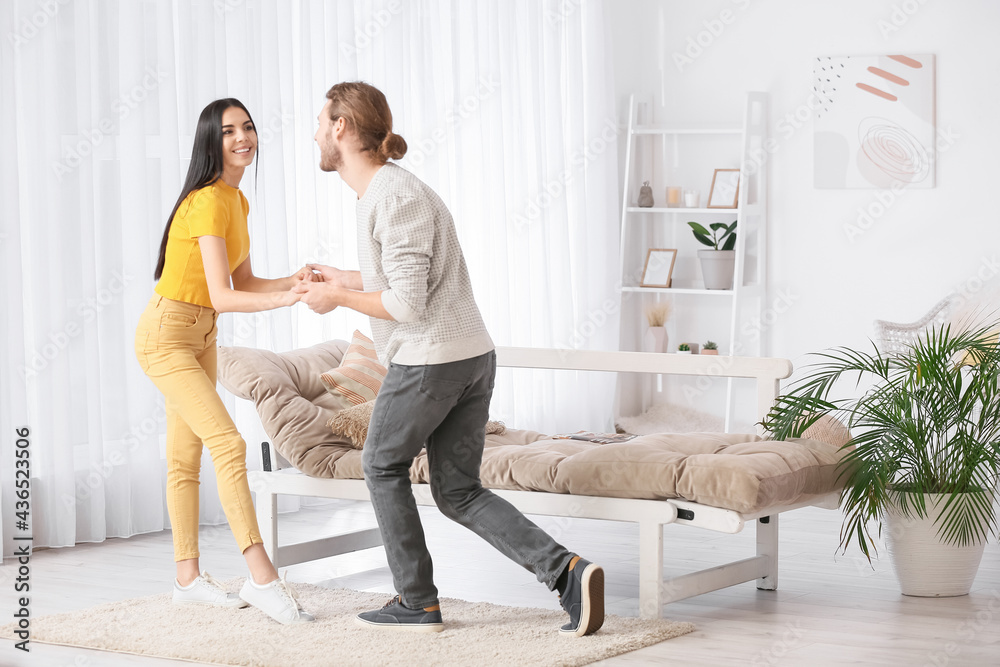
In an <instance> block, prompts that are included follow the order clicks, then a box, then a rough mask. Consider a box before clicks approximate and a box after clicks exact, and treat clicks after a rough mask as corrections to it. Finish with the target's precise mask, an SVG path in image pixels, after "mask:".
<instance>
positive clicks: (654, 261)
mask: <svg viewBox="0 0 1000 667" xmlns="http://www.w3.org/2000/svg"><path fill="white" fill-rule="evenodd" d="M675 259H677V249H676V248H650V249H649V252H647V253H646V265H645V266H644V267H643V268H642V280H641V281H640V282H639V286H640V287H670V280H671V274H672V273H673V272H674V260H675Z"/></svg>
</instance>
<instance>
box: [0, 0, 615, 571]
mask: <svg viewBox="0 0 1000 667" xmlns="http://www.w3.org/2000/svg"><path fill="white" fill-rule="evenodd" d="M604 12H605V6H604V4H603V3H602V2H600V1H599V0H573V1H570V2H567V1H566V0H552V1H545V2H537V1H535V0H522V1H515V2H510V1H501V0H493V1H486V0H484V1H480V2H462V1H459V0H454V1H450V2H449V1H445V0H438V1H429V0H424V1H412V2H402V1H401V0H393V1H390V0H386V1H385V2H360V1H359V2H332V1H331V2H322V1H320V0H315V1H307V0H300V1H293V2H287V1H279V0H205V1H204V2H191V1H190V0H183V1H182V0H176V1H174V0H143V1H136V2H131V1H129V2H125V1H120V2H97V1H93V2H87V1H84V0H79V1H72V0H50V1H47V2H46V1H44V0H14V1H13V2H5V3H3V4H2V6H0V39H2V50H0V85H2V91H3V94H2V95H0V160H2V168H0V211H2V228H0V258H2V263H0V271H2V275H3V279H4V287H3V295H2V300H0V318H2V325H0V335H2V340H0V350H2V352H3V354H2V357H0V362H2V368H0V370H2V381H0V421H2V432H0V483H2V494H0V511H2V529H3V545H4V546H3V551H4V554H5V555H9V554H11V553H12V552H13V550H14V548H15V546H14V545H15V543H14V541H13V537H14V535H15V534H17V533H18V532H19V531H18V527H17V526H16V525H15V517H14V502H15V500H16V498H15V495H14V490H15V487H14V472H13V471H14V465H13V462H14V447H15V438H16V436H15V432H14V431H15V429H16V428H21V427H28V428H29V429H30V441H31V445H30V447H31V449H30V453H31V477H32V520H33V521H32V524H33V525H32V526H31V532H32V533H33V535H34V544H35V546H68V545H72V544H75V543H77V542H88V541H100V540H103V539H105V538H107V537H115V536H129V535H133V534H136V533H141V532H149V531H157V530H162V529H164V528H166V527H168V525H169V522H168V520H167V517H166V510H165V505H164V499H163V488H164V479H165V474H166V469H165V461H164V445H163V441H164V432H165V428H166V425H165V413H164V409H163V402H162V397H161V396H160V395H159V394H158V392H157V391H156V389H155V388H154V387H153V385H152V383H150V382H149V380H148V379H147V378H146V377H145V376H144V375H143V373H142V371H141V369H140V368H139V366H138V364H137V363H136V361H135V359H134V356H133V353H132V335H133V332H134V329H135V325H136V322H137V320H138V317H139V314H140V313H141V312H142V309H143V308H144V306H145V303H146V301H147V300H148V299H149V296H150V294H151V290H152V286H153V283H152V279H151V276H152V271H153V266H154V262H155V259H156V253H157V250H158V247H159V241H160V235H161V234H162V230H163V224H164V222H165V220H166V216H167V215H168V214H169V212H170V209H171V208H172V206H173V204H174V201H175V199H176V197H177V194H178V193H179V191H180V187H181V183H182V181H183V178H184V173H185V170H186V169H187V164H188V160H189V157H190V147H191V142H192V138H193V133H194V126H195V123H196V121H197V117H198V113H199V112H200V110H201V109H202V107H204V105H205V104H207V103H208V102H210V101H211V100H213V99H216V98H220V97H227V96H232V97H237V98H239V99H240V100H242V101H243V102H244V103H245V104H246V105H247V107H248V108H249V109H250V112H251V114H252V115H253V116H254V120H255V121H256V123H257V128H258V135H259V140H260V153H259V157H258V164H257V166H256V169H255V168H254V167H251V169H249V170H248V171H247V175H246V177H245V178H244V181H243V183H242V186H241V187H242V189H243V191H244V192H245V193H246V194H247V197H248V198H249V199H250V204H251V213H250V236H251V239H252V250H251V261H252V262H253V267H254V271H255V273H257V275H261V276H266V277H277V276H282V275H288V274H289V273H290V272H292V271H293V270H295V269H296V268H298V267H299V266H301V265H302V264H303V263H305V262H308V261H319V262H323V263H328V264H333V265H336V266H344V267H347V268H354V267H356V266H357V262H356V230H355V222H354V207H355V201H354V195H353V193H352V192H351V191H349V190H348V189H347V188H346V187H345V186H344V185H342V183H341V182H340V179H339V178H338V177H337V176H336V175H333V174H325V173H323V172H321V171H320V170H319V169H318V167H317V164H318V150H317V148H316V146H315V144H314V142H313V134H314V132H315V128H316V115H317V113H318V112H319V110H320V108H321V107H322V104H323V101H324V94H325V92H326V90H327V89H328V88H329V87H330V86H331V85H332V84H334V83H336V82H338V81H344V80H357V79H361V80H365V81H368V82H371V83H373V84H374V85H376V86H378V87H379V88H380V89H382V90H383V91H384V92H385V93H386V96H387V98H388V100H389V104H390V106H391V107H392V109H393V114H394V120H395V130H396V132H397V133H399V134H401V135H402V136H403V137H405V138H406V140H407V142H408V143H409V145H410V151H409V153H408V154H407V156H406V158H405V159H404V160H402V161H401V164H402V165H403V166H404V167H406V168H408V169H410V170H412V171H414V172H415V173H416V174H417V175H418V176H419V177H420V178H422V179H423V180H424V181H426V182H427V183H429V184H430V185H431V186H432V187H434V188H435V189H436V190H437V191H438V192H439V193H440V195H441V196H442V198H443V199H444V200H445V202H446V203H447V204H448V205H449V207H450V208H451V210H452V213H453V214H454V217H455V222H456V225H457V227H458V230H459V235H460V237H461V240H462V243H463V246H464V249H465V253H466V259H467V261H468V265H469V268H470V272H471V274H472V279H473V284H474V288H475V290H476V296H477V300H478V302H479V304H480V307H481V309H482V311H483V314H484V316H485V318H486V322H487V325H488V327H489V329H490V332H491V334H492V335H493V337H494V340H495V341H496V342H497V344H498V345H519V346H531V347H558V348H590V349H616V348H617V344H618V340H617V336H618V325H617V313H618V307H617V304H618V299H617V292H616V279H617V270H616V258H617V243H618V233H617V228H618V226H617V224H616V210H617V203H618V197H617V187H618V186H617V180H618V178H617V159H616V155H617V147H616V142H617V133H618V126H617V122H616V119H615V115H614V94H613V90H614V88H613V81H612V79H611V54H610V52H609V48H610V46H609V39H608V35H607V33H606V28H605V21H604ZM354 328H360V329H362V330H367V328H368V325H367V320H366V318H364V317H362V316H358V315H356V314H353V313H351V312H349V311H343V312H342V311H339V310H338V311H335V312H334V313H331V314H329V315H327V316H323V317H320V316H317V315H315V314H313V313H311V312H310V311H308V309H305V308H304V307H301V306H300V307H296V308H295V309H292V310H288V309H285V310H280V311H275V312H272V313H263V314H256V315H223V316H222V317H221V318H220V343H221V344H228V345H244V346H250V347H264V348H268V349H273V350H276V351H283V350H288V349H292V348H295V347H300V346H306V345H312V344H314V343H317V342H320V341H322V340H327V339H330V338H349V336H350V332H351V331H352V330H353V329H354ZM505 375H507V376H508V377H501V380H500V382H498V384H497V394H496V396H495V397H494V403H493V411H494V413H495V416H497V417H500V418H503V419H504V420H505V421H507V423H509V424H511V425H513V426H519V427H524V428H533V429H537V430H542V431H550V432H556V431H564V430H578V429H602V428H609V427H610V425H611V414H612V400H613V395H614V379H613V378H609V377H605V376H600V375H597V374H593V375H587V374H573V373H550V372H545V373H542V372H539V373H527V372H517V373H510V372H507V373H505ZM226 400H227V405H228V406H229V408H230V410H231V411H232V412H233V414H234V416H235V418H236V421H237V424H238V425H239V426H240V428H241V430H242V431H243V435H244V437H245V438H246V440H247V442H248V445H249V447H250V455H249V456H248V464H249V466H250V467H251V468H252V469H253V468H256V467H258V466H257V456H256V452H255V449H256V447H257V445H258V444H259V442H260V440H262V439H265V438H266V436H265V435H264V434H263V432H262V430H261V428H260V425H259V422H258V420H257V419H256V415H255V413H254V411H253V407H252V406H251V405H250V404H249V403H247V402H243V401H239V402H238V401H236V400H235V399H233V398H232V397H231V396H228V395H226ZM201 489H202V498H201V501H202V509H201V512H202V517H201V518H202V522H203V523H204V524H222V523H224V516H223V514H222V510H221V507H220V505H219V501H218V497H217V493H216V488H215V479H214V474H213V472H212V467H211V459H210V457H209V456H208V455H207V453H206V454H205V456H204V459H203V474H202V485H201ZM220 540H222V542H223V543H224V544H225V545H227V546H228V545H230V544H231V540H232V538H231V536H227V534H226V533H225V532H220ZM226 540H228V541H226Z"/></svg>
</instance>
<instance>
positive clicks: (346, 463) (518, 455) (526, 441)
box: [219, 341, 850, 513]
mask: <svg viewBox="0 0 1000 667" xmlns="http://www.w3.org/2000/svg"><path fill="white" fill-rule="evenodd" d="M346 349H347V343H346V342H344V341H332V342H330V343H324V344H322V345H317V346H315V347H312V348H308V349H305V350H296V351H294V352H287V353H283V354H275V353H273V352H267V351H264V350H250V349H246V348H220V350H219V375H220V378H221V381H222V384H223V386H225V387H226V388H227V389H229V390H230V391H232V392H233V393H234V394H236V395H237V396H241V397H243V398H247V399H250V400H253V401H254V403H255V404H256V405H257V411H258V412H259V413H260V415H261V420H262V421H263V422H264V429H265V430H266V431H267V433H268V435H270V436H271V438H272V439H273V440H274V445H275V446H276V447H277V449H278V451H279V452H280V453H281V454H282V455H283V456H284V457H285V458H286V459H288V460H289V461H290V462H291V463H292V465H294V466H295V467H296V468H298V469H299V470H301V471H302V472H304V473H306V474H307V475H311V476H313V477H327V478H339V479H362V477H363V473H362V468H361V451H360V450H357V449H354V448H353V446H352V444H351V441H350V438H348V437H346V436H340V435H334V434H333V433H332V432H331V431H330V429H329V428H328V427H327V422H329V421H330V419H331V418H332V417H334V415H335V414H336V412H337V411H338V410H339V409H340V408H341V407H342V404H341V403H340V402H338V401H337V400H336V399H334V397H333V396H331V394H330V393H328V392H327V391H326V386H325V385H324V383H323V382H322V380H321V379H320V373H321V372H322V371H323V369H328V368H333V367H335V366H337V365H338V364H339V362H340V359H341V358H342V357H343V354H344V351H345V350H346ZM565 400H568V399H565ZM363 406H364V404H362V406H358V408H354V409H355V410H358V409H359V408H362V407H363ZM369 407H370V406H369ZM362 421H365V422H367V420H366V419H364V418H363V417H362ZM807 434H808V435H809V436H810V437H808V438H799V439H794V440H788V441H784V442H775V441H767V440H762V439H761V438H759V437H758V436H755V435H746V434H725V433H668V434H664V433H661V434H654V435H643V436H639V437H637V438H635V439H633V440H630V441H628V442H618V443H609V444H599V443H594V442H586V441H582V440H567V439H553V438H552V437H551V436H547V435H543V434H541V433H536V432H534V431H523V430H516V429H507V430H506V432H504V433H502V434H491V435H487V436H486V449H485V451H484V453H483V462H482V468H481V478H482V482H483V485H484V486H486V487H489V488H494V489H514V490H527V491H547V492H553V493H572V494H577V495H583V496H600V497H612V498H645V499H667V498H683V499H686V500H690V501H694V502H697V503H702V504H705V505H712V506H715V507H723V508H727V509H732V510H736V511H737V512H741V513H753V512H757V511H760V510H763V509H766V508H769V507H776V506H781V505H789V504H794V503H798V502H801V501H805V500H809V499H811V498H813V497H815V496H819V495H823V494H826V493H829V492H831V491H836V490H838V489H839V488H840V485H839V484H838V482H837V465H838V463H839V461H840V457H841V454H842V452H841V446H842V445H843V444H844V443H845V442H847V440H848V439H849V438H850V434H849V433H847V430H846V429H844V428H843V427H842V426H841V425H839V423H837V422H836V421H835V420H833V421H831V420H829V419H823V420H820V421H818V422H817V423H816V424H815V425H814V426H813V428H811V429H810V430H809V431H808V432H807ZM410 478H411V480H412V481H413V482H415V483H426V482H427V481H428V480H429V479H430V475H429V472H428V469H427V455H426V452H422V453H421V454H420V455H419V456H418V457H417V458H416V460H415V461H414V463H413V466H412V467H411V469H410Z"/></svg>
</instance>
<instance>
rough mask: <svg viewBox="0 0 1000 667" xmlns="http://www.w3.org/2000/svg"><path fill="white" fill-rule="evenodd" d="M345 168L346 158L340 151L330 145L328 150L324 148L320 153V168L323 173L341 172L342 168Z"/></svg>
mask: <svg viewBox="0 0 1000 667" xmlns="http://www.w3.org/2000/svg"><path fill="white" fill-rule="evenodd" d="M343 166H344V156H343V155H342V154H341V152H340V150H339V149H338V148H337V147H336V146H333V145H332V144H331V145H329V146H328V147H327V148H326V150H323V149H322V148H321V149H320V151H319V168H320V169H322V170H323V171H340V168H341V167H343Z"/></svg>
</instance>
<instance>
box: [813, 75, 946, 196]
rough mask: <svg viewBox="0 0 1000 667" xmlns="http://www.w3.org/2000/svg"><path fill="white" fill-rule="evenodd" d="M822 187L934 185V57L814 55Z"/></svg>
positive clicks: (818, 175)
mask: <svg viewBox="0 0 1000 667" xmlns="http://www.w3.org/2000/svg"><path fill="white" fill-rule="evenodd" d="M813 74H814V77H813V78H814V83H813V99H814V102H813V103H814V105H815V107H814V108H815V114H814V124H813V131H814V134H813V148H814V160H815V169H814V174H815V185H816V187H817V188H829V189H847V188H878V189H888V188H899V187H907V188H933V187H934V164H935V157H936V155H935V147H934V141H935V129H934V56H933V55H907V56H904V55H895V56H841V57H826V56H824V57H819V58H817V59H816V61H815V67H814V71H813Z"/></svg>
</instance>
